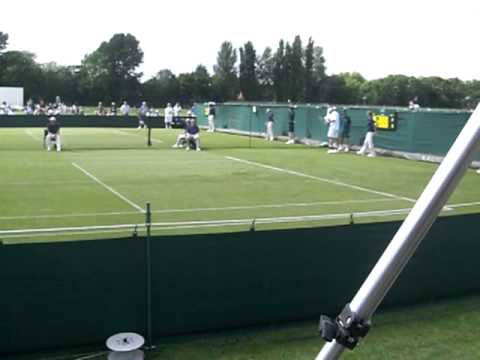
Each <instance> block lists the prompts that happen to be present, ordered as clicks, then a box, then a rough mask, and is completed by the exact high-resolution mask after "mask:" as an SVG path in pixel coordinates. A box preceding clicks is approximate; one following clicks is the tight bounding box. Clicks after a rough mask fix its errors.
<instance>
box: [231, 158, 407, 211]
mask: <svg viewBox="0 0 480 360" xmlns="http://www.w3.org/2000/svg"><path fill="white" fill-rule="evenodd" d="M225 158H226V159H228V160H233V161H237V162H240V163H244V164H248V165H254V166H257V167H262V168H265V169H269V170H274V171H278V172H282V173H285V174H290V175H296V176H300V177H304V178H307V179H312V180H318V181H322V182H325V183H329V184H333V185H338V186H343V187H347V188H350V189H354V190H359V191H364V192H368V193H371V194H376V195H382V196H386V197H389V198H393V199H397V200H404V201H408V202H412V203H415V202H416V200H415V199H411V198H407V197H404V196H400V195H395V194H390V193H386V192H383V191H377V190H372V189H368V188H365V187H362V186H358V185H352V184H347V183H344V182H341V181H335V180H331V179H326V178H321V177H318V176H313V175H308V174H305V173H301V172H298V171H293V170H288V169H282V168H279V167H276V166H271V165H266V164H262V163H258V162H254V161H249V160H243V159H239V158H236V157H232V156H225Z"/></svg>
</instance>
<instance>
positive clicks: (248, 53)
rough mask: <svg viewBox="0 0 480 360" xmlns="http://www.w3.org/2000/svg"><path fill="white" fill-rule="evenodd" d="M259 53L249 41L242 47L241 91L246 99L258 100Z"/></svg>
mask: <svg viewBox="0 0 480 360" xmlns="http://www.w3.org/2000/svg"><path fill="white" fill-rule="evenodd" d="M256 62H257V54H256V52H255V48H254V47H253V44H252V43H251V42H250V41H249V42H247V43H246V44H245V45H244V47H243V48H240V91H241V92H242V94H243V96H244V98H245V100H258V97H259V83H258V78H257V69H256Z"/></svg>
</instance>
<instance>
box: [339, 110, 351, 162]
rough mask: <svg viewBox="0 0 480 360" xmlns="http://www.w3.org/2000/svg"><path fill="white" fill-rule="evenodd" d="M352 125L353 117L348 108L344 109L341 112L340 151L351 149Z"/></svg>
mask: <svg viewBox="0 0 480 360" xmlns="http://www.w3.org/2000/svg"><path fill="white" fill-rule="evenodd" d="M351 127H352V119H350V116H348V114H347V109H343V111H342V112H341V113H340V131H339V137H338V151H342V150H343V151H345V152H349V151H350V129H351Z"/></svg>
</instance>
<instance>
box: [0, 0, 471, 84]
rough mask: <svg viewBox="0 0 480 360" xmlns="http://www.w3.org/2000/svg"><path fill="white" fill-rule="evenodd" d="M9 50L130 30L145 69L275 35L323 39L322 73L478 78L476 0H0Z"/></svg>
mask: <svg viewBox="0 0 480 360" xmlns="http://www.w3.org/2000/svg"><path fill="white" fill-rule="evenodd" d="M0 11H1V13H2V15H1V20H0V31H3V32H7V33H9V35H10V41H9V43H10V45H9V49H10V50H29V51H32V52H34V53H35V54H37V56H38V61H40V62H49V61H55V62H57V63H59V64H63V65H71V64H79V63H80V61H81V60H82V58H83V56H84V55H85V54H86V53H90V52H92V51H94V50H95V49H96V48H97V47H98V46H99V45H100V43H101V42H102V41H104V40H108V39H110V37H111V36H112V35H113V34H114V33H117V32H124V33H126V32H129V33H132V34H133V35H135V36H136V37H137V39H138V40H139V41H140V45H141V47H142V49H143V51H144V53H145V57H144V64H143V65H142V67H141V69H140V70H141V71H143V72H144V73H145V75H146V76H147V77H149V76H152V75H154V74H155V73H156V72H157V71H158V70H160V69H165V68H169V69H171V70H172V71H173V72H175V73H179V72H188V71H193V70H194V68H195V67H196V65H197V64H200V63H201V64H204V65H206V66H207V67H208V68H209V70H210V71H211V70H212V65H213V64H214V63H215V59H216V53H217V51H218V48H219V46H220V44H221V42H222V41H224V40H229V41H232V42H233V43H234V45H235V46H236V47H239V46H241V45H242V44H244V43H245V42H246V41H248V40H251V41H252V42H253V44H254V45H255V48H256V49H257V53H261V52H262V51H263V49H264V47H265V46H271V47H273V48H274V50H275V49H276V47H277V45H278V41H279V39H280V38H284V39H287V40H289V41H292V40H293V38H294V36H295V35H296V34H299V35H301V36H302V40H303V41H304V42H306V41H307V39H308V37H309V36H312V37H313V38H314V40H315V42H316V44H317V45H320V46H323V48H324V53H325V57H326V60H327V67H328V69H327V72H328V73H329V74H332V73H339V72H347V71H349V72H351V71H358V72H360V73H362V74H363V75H364V76H365V77H367V78H368V79H373V78H378V77H382V76H385V75H388V74H406V75H414V76H431V75H438V76H442V77H459V78H461V79H464V80H469V79H474V78H476V79H480V47H479V44H480V38H479V36H478V35H479V33H480V31H479V30H480V27H479V24H478V20H479V19H480V1H479V0H455V1H452V0H450V1H447V0H437V1H435V0H430V1H427V0H423V1H422V0H416V1H412V0H383V1H381V0H356V1H355V0H350V1H346V0H332V1H330V0H328V1H325V0H324V1H321V0H316V1H315V0H311V1H307V0H294V1H286V0H276V1H265V0H263V1H262V0H242V1H235V2H233V1H228V0H224V1H213V0H197V1H194V0H174V1H166V2H163V1H155V0H133V1H126V0H115V1H111V0H96V1H93V0H84V1H68V0H63V1H61V0H41V1H39V0H23V1H21V0H4V1H2V4H1V6H0Z"/></svg>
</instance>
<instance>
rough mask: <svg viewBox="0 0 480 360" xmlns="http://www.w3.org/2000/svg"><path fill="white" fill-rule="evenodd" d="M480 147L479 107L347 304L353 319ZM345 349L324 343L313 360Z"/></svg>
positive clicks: (375, 300)
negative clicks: (353, 315)
mask: <svg viewBox="0 0 480 360" xmlns="http://www.w3.org/2000/svg"><path fill="white" fill-rule="evenodd" d="M479 145H480V104H479V105H478V106H477V109H476V110H475V112H474V113H473V114H472V116H471V117H470V119H469V120H468V122H467V124H466V125H465V127H464V128H463V130H462V131H461V133H460V135H458V137H457V139H456V140H455V142H454V144H453V145H452V147H451V148H450V150H449V152H448V154H447V156H446V157H445V159H444V160H443V161H442V163H441V164H440V166H439V167H438V169H437V171H436V172H435V174H434V175H433V177H432V179H431V180H430V182H429V183H428V185H427V187H426V188H425V190H424V191H423V193H422V195H421V196H420V198H419V199H418V200H417V202H416V203H415V205H414V207H413V209H412V210H411V211H410V213H409V214H408V216H407V218H406V219H405V220H404V222H403V223H402V225H401V227H400V228H399V229H398V231H397V233H396V234H395V236H394V237H393V239H392V241H391V242H390V244H389V245H388V247H387V248H386V250H385V251H384V253H383V254H382V256H381V257H380V259H379V260H378V262H377V264H376V265H375V267H374V268H373V270H372V271H371V272H370V274H369V275H368V277H367V279H366V280H365V282H364V283H363V284H362V286H361V287H360V289H359V290H358V292H357V294H356V295H355V297H354V298H353V300H352V301H351V303H350V304H349V306H350V310H351V312H352V313H354V314H355V315H356V318H357V319H361V320H362V321H369V320H370V318H371V317H372V315H373V314H374V313H375V310H376V309H377V307H378V306H379V304H380V303H381V301H382V300H383V298H384V297H385V295H386V294H387V293H388V291H389V290H390V288H391V287H392V285H393V283H394V282H395V280H396V279H397V277H398V276H399V275H400V273H401V272H402V270H403V268H404V267H405V265H406V264H407V262H408V261H409V260H410V258H411V257H412V255H413V254H414V253H415V251H416V249H417V248H418V246H419V245H420V242H421V241H422V240H423V238H424V237H425V235H426V233H427V232H428V231H429V229H430V227H431V226H432V224H433V222H434V221H435V219H436V218H437V216H438V214H439V213H440V211H441V210H442V208H443V207H444V205H445V203H446V202H447V200H448V198H449V197H450V195H451V194H452V192H453V191H454V190H455V188H456V187H457V185H458V182H459V181H460V179H461V178H462V177H463V175H464V174H465V172H466V171H467V169H468V167H469V165H470V163H471V161H472V159H473V156H474V155H475V152H476V151H477V150H478V148H479ZM344 349H345V346H344V345H342V344H340V343H339V342H338V341H337V340H335V339H334V340H333V341H332V342H327V343H326V344H325V346H324V347H323V349H322V351H321V352H320V353H319V354H318V356H317V357H316V360H333V359H338V358H339V357H340V355H341V354H342V352H343V350H344Z"/></svg>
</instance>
